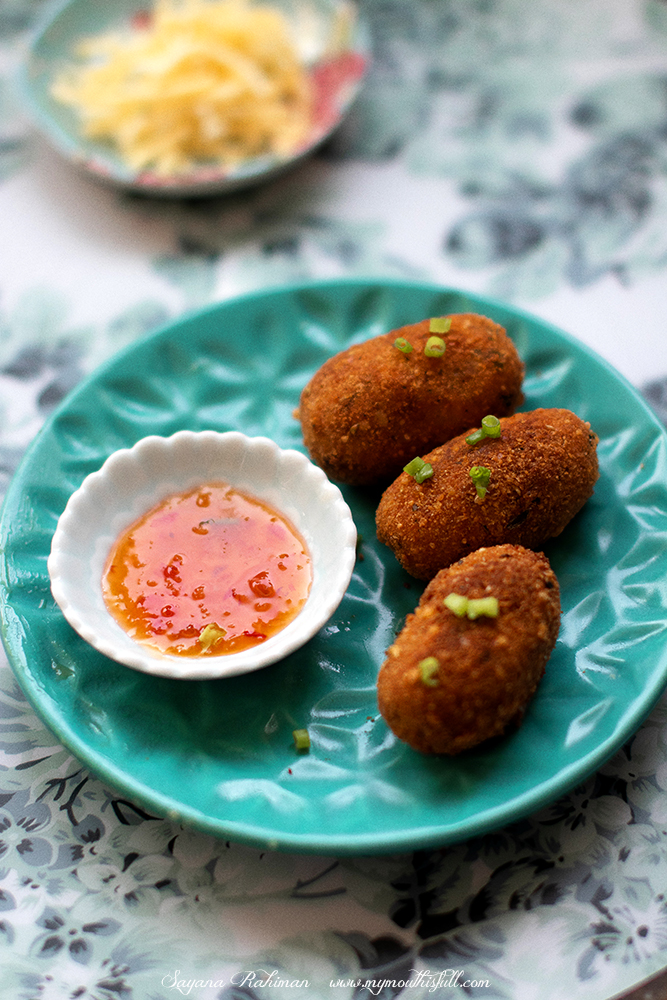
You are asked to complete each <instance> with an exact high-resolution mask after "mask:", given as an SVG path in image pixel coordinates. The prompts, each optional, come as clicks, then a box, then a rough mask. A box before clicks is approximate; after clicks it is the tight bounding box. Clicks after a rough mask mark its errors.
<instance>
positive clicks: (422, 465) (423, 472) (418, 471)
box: [403, 456, 433, 483]
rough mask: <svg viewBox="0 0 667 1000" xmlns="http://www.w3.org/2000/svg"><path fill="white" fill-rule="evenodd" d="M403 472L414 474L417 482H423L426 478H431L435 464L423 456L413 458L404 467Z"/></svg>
mask: <svg viewBox="0 0 667 1000" xmlns="http://www.w3.org/2000/svg"><path fill="white" fill-rule="evenodd" d="M403 472H407V474H408V475H409V476H412V478H413V479H414V481H415V482H416V483H423V482H424V480H425V479H430V478H431V476H432V475H433V466H432V465H429V463H428V462H425V461H424V459H423V458H419V456H417V458H413V459H412V461H411V462H408V464H407V465H405V466H404V467H403Z"/></svg>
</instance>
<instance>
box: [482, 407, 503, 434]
mask: <svg viewBox="0 0 667 1000" xmlns="http://www.w3.org/2000/svg"><path fill="white" fill-rule="evenodd" d="M482 430H483V431H484V434H485V435H486V437H490V438H499V437H500V421H499V420H498V417H494V416H493V414H492V413H489V415H488V417H482Z"/></svg>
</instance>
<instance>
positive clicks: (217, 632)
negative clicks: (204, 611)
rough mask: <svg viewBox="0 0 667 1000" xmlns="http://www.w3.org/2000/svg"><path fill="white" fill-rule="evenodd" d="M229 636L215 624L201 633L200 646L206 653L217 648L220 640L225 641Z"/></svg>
mask: <svg viewBox="0 0 667 1000" xmlns="http://www.w3.org/2000/svg"><path fill="white" fill-rule="evenodd" d="M226 635H227V632H226V631H225V629H224V628H220V626H219V625H216V624H215V623H213V624H210V625H206V626H205V628H203V629H202V630H201V632H200V633H199V645H200V646H201V648H202V649H203V651H204V652H205V653H206V652H208V650H209V649H210V648H211V646H215V644H216V642H217V641H218V639H223V638H224V637H225V636H226Z"/></svg>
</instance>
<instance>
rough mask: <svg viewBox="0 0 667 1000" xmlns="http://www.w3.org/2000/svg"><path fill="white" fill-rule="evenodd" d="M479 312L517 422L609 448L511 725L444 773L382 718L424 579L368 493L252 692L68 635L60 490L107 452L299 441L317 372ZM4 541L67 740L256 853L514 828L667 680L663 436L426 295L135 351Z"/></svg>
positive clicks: (596, 367) (208, 329)
mask: <svg viewBox="0 0 667 1000" xmlns="http://www.w3.org/2000/svg"><path fill="white" fill-rule="evenodd" d="M468 310H474V311H478V312H484V313H486V314H487V315H490V316H491V317H492V318H494V319H496V320H497V321H498V322H501V323H503V324H504V325H505V326H506V327H507V329H508V331H509V333H510V335H511V336H512V337H513V338H514V339H515V342H516V344H517V347H518V349H519V351H520V353H521V354H522V356H523V357H524V358H525V360H526V362H527V377H526V382H525V392H526V402H525V404H524V408H532V407H534V406H537V405H569V406H570V407H571V408H572V409H574V410H575V411H576V412H578V414H579V415H580V416H581V417H582V418H583V419H587V420H590V421H591V423H592V425H593V426H594V429H595V430H596V431H597V432H598V434H599V435H600V439H601V440H600V460H601V478H600V481H599V483H598V486H597V488H596V493H595V496H594V497H593V499H592V500H591V501H589V503H588V504H587V505H586V507H585V508H584V510H583V511H582V513H581V514H580V515H579V516H578V517H577V518H576V519H575V521H573V522H572V524H571V525H570V526H569V527H568V528H567V529H566V532H564V534H563V535H562V536H561V537H560V538H559V539H557V540H555V541H554V542H552V543H550V544H549V546H547V553H548V554H549V557H550V559H551V561H552V565H553V566H554V569H555V570H556V573H557V575H558V577H559V580H560V583H561V589H562V595H563V624H562V628H561V635H560V637H559V641H558V643H557V646H556V650H555V651H554V655H553V656H552V659H551V661H550V663H549V666H548V668H547V674H546V676H545V679H544V681H543V683H542V685H541V686H540V689H539V691H538V693H537V696H536V698H535V699H534V701H533V703H532V704H531V706H530V708H529V711H528V713H527V715H526V719H525V720H524V723H523V725H522V727H521V728H520V729H519V730H518V731H517V732H516V733H513V734H511V735H510V736H508V737H506V738H505V739H503V740H500V741H498V742H497V743H495V744H494V745H489V746H485V747H482V748H478V749H477V750H475V751H473V752H470V753H469V754H466V755H463V756H462V757H459V758H455V759H453V760H450V759H444V758H427V757H421V756H420V755H418V754H416V753H415V752H414V751H412V750H410V748H408V747H405V746H404V745H402V744H399V743H397V741H395V740H394V739H393V738H392V737H391V734H390V733H389V732H388V730H387V728H386V726H385V725H384V723H383V721H382V720H381V718H379V717H378V714H377V708H376V703H375V691H374V681H375V674H376V672H377V668H378V667H379V664H380V662H381V659H382V656H383V653H384V650H385V649H386V646H387V645H389V643H390V642H391V639H392V637H393V635H394V634H395V632H396V631H397V629H398V628H399V627H400V625H401V623H402V621H403V618H404V616H405V614H407V613H408V612H409V611H410V610H412V608H413V607H414V606H415V604H416V603H417V600H418V598H419V593H420V590H421V585H418V584H416V583H415V581H411V580H410V578H409V577H407V575H406V574H405V573H403V571H402V570H400V567H398V565H397V563H396V561H395V560H394V558H393V556H392V555H391V553H389V552H388V550H385V549H383V547H382V546H379V544H378V543H377V539H375V537H374V533H373V517H374V509H375V504H376V502H377V497H376V496H375V494H374V493H373V492H372V491H364V490H356V489H350V488H344V489H343V492H344V495H345V497H346V500H347V502H348V503H349V505H350V507H351V509H352V512H353V515H354V518H355V521H356V523H357V527H358V529H359V531H360V534H361V537H362V545H361V554H362V556H363V560H362V561H360V562H358V565H357V568H356V570H355V573H354V574H353V578H352V582H351V584H350V587H349V588H348V593H347V595H346V597H345V599H344V601H343V603H342V604H341V606H340V607H339V609H338V611H337V612H336V614H335V615H334V616H333V618H332V619H331V620H330V622H329V623H328V624H327V625H326V626H325V627H324V628H323V629H322V630H321V631H320V632H319V633H318V635H317V636H316V637H315V638H314V639H313V640H311V642H310V643H309V644H308V645H307V646H306V647H304V648H303V649H302V650H300V651H299V652H298V653H296V654H293V655H291V656H290V657H288V658H287V659H286V660H284V661H281V662H280V663H278V664H275V665H274V666H273V667H271V668H267V669H266V670H264V671H260V672H259V673H258V674H256V675H252V678H253V679H252V680H251V681H249V680H248V679H247V678H230V679H229V680H225V681H217V682H216V681H201V682H188V684H187V692H188V693H187V694H184V688H183V684H182V682H179V681H170V680H165V679H163V678H151V677H145V676H143V675H139V674H138V672H136V671H131V670H128V669H127V668H124V667H121V666H119V665H117V664H114V663H112V662H111V661H107V660H105V659H104V657H102V656H100V655H99V654H97V653H95V651H94V650H92V649H91V648H90V647H88V646H87V645H86V644H85V643H84V642H83V640H81V639H80V638H79V637H78V636H77V635H76V633H74V632H73V631H72V630H71V628H70V626H68V625H67V623H66V621H65V620H64V618H63V617H62V615H61V614H60V613H59V611H58V609H57V608H56V607H55V605H54V603H53V601H52V600H51V598H50V593H49V584H48V575H47V573H46V558H47V555H48V550H49V546H50V541H51V537H52V534H53V531H54V530H55V525H56V522H57V518H58V516H59V514H60V512H61V510H62V509H63V508H64V506H65V503H66V500H67V497H68V496H69V494H70V493H71V492H72V491H73V489H75V488H76V486H77V485H78V484H79V483H80V482H81V480H82V479H83V478H84V476H85V475H86V474H87V473H88V472H90V471H92V469H94V468H96V467H98V466H99V464H100V458H102V459H103V458H104V457H105V456H106V455H107V454H109V453H110V452H111V451H113V450H115V449H116V448H118V447H125V446H128V445H131V444H132V443H133V442H134V440H137V439H139V438H140V437H142V436H144V435H145V434H146V433H160V434H166V433H173V431H175V430H178V429H181V428H186V429H193V430H196V429H201V428H203V427H213V428H214V429H217V430H228V429H229V430H233V429H242V430H244V432H246V433H251V434H254V433H258V434H259V433H262V434H265V435H266V436H268V437H271V438H272V439H274V440H276V441H277V443H279V444H280V445H281V446H282V447H297V448H301V449H303V446H302V444H301V442H300V433H299V427H298V423H297V422H296V421H295V420H294V418H293V416H292V410H293V408H294V406H295V405H296V403H297V401H298V394H299V391H300V388H301V387H302V385H303V384H305V381H306V380H307V378H308V376H309V374H310V373H311V372H312V371H313V370H315V369H316V368H317V367H318V366H319V364H321V362H322V361H323V360H324V359H325V358H326V357H328V356H329V355H330V354H332V353H334V351H335V350H338V349H340V348H341V347H343V346H345V345H346V344H348V343H350V342H351V341H359V340H363V339H366V338H367V337H369V336H372V335H374V334H377V333H380V332H382V331H383V330H385V329H390V328H393V327H396V326H399V325H402V324H404V323H407V322H410V321H413V320H416V319H420V318H422V317H423V316H424V315H433V314H442V313H446V312H460V311H468ZM258 338H259V340H260V341H261V343H262V345H263V349H262V350H261V351H257V350H256V349H255V347H254V345H256V343H257V340H258ZM142 373H143V374H142ZM269 388H271V392H269ZM241 425H242V426H241ZM0 538H1V539H2V548H3V553H2V563H1V576H0V610H1V612H2V631H3V640H4V643H5V646H6V648H7V652H8V655H9V658H10V662H11V664H12V667H13V669H14V671H15V673H16V676H17V678H18V680H19V682H20V683H21V686H22V687H23V689H24V691H25V692H26V694H27V696H28V698H29V699H30V700H31V702H32V704H33V705H34V707H35V708H36V710H37V712H38V714H39V715H40V716H41V717H42V718H43V720H44V721H45V722H46V724H47V725H48V726H49V727H50V728H51V729H52V730H53V731H54V732H55V733H56V734H57V736H58V738H59V739H60V740H61V741H62V742H63V744H64V745H65V746H67V747H68V748H69V749H70V750H71V751H72V752H73V753H74V754H75V755H76V756H77V757H78V758H79V759H80V760H82V761H83V762H84V763H85V764H86V765H87V766H88V767H90V768H91V770H93V771H95V772H96V773H97V774H98V775H99V776H100V777H101V778H103V779H104V780H106V781H107V782H108V783H109V784H110V785H111V786H112V787H113V788H115V789H116V790H118V791H120V792H122V793H123V794H125V795H127V796H128V797H129V798H130V799H132V800H133V801H135V802H137V803H140V804H141V805H142V806H143V807H144V808H145V809H147V810H150V811H153V812H154V813H156V814H159V815H165V816H169V817H170V818H172V819H174V820H180V821H182V822H184V823H188V824H191V825H193V826H195V827H197V828H199V829H201V830H204V831H207V832H209V833H212V834H214V835H216V836H220V837H224V838H228V839H232V840H237V841H243V842H246V843H250V844H254V845H261V846H263V847H271V848H279V849H283V850H292V851H300V852H311V853H328V854H331V853H337V854H368V853H381V852H387V851H399V850H409V849H413V848H417V847H425V846H433V845H443V844H446V843H451V842H455V841H460V840H464V839H466V838H469V837H471V836H475V835H479V834H482V833H484V832H486V831H489V830H491V829H494V828H498V827H500V826H503V825H506V824H507V823H510V822H512V821H515V820H517V819H519V818H521V817H522V816H525V815H527V814H528V813H530V812H533V811H535V810H537V809H539V808H541V807H543V806H545V805H546V804H548V803H550V802H552V801H553V800H555V799H556V798H558V797H559V796H561V795H564V794H566V793H567V791H568V790H569V789H571V788H572V787H573V786H574V785H575V784H577V783H578V782H579V781H581V780H583V779H584V778H585V777H586V776H587V775H588V774H590V773H591V772H592V771H594V770H595V769H596V768H597V767H599V766H600V765H601V764H602V763H603V762H604V761H605V760H606V759H607V758H609V757H610V756H611V755H612V754H613V753H614V752H615V751H616V750H617V749H618V748H619V747H620V746H621V745H622V743H623V742H624V741H625V740H626V739H628V737H630V736H631V735H632V733H633V732H634V731H635V730H636V728H637V727H638V726H639V724H640V723H641V721H642V719H643V718H644V717H645V716H646V714H647V713H648V712H649V711H650V709H651V707H652V706H653V704H654V703H655V701H656V700H657V698H658V697H659V695H660V693H661V691H662V690H663V688H664V686H665V683H666V681H667V644H666V643H665V637H666V635H667V620H666V616H665V607H667V584H666V583H665V580H666V579H667V434H666V432H665V429H664V428H663V427H662V425H661V424H660V422H659V421H658V419H657V417H656V416H655V415H654V414H653V413H652V411H651V410H650V409H649V407H648V406H647V405H646V404H645V402H644V401H643V400H642V398H641V397H640V396H639V394H638V393H637V392H636V391H635V390H634V389H633V388H632V387H631V386H630V385H629V384H628V383H627V382H626V381H625V380H624V379H623V378H622V377H621V376H620V375H619V374H618V373H617V372H615V371H614V370H613V369H612V368H611V366H609V365H608V364H607V363H606V362H604V361H603V360H602V359H600V358H599V357H598V356H597V355H596V354H595V353H594V352H592V351H590V350H589V349H588V348H586V347H585V346H583V345H582V344H580V343H579V342H577V341H576V340H575V339H574V338H572V337H570V336H569V335H567V334H565V333H563V332H562V331H560V330H557V329H556V328H554V327H553V326H551V325H550V324H548V323H544V322H542V321H541V320H539V319H537V318H536V317H533V316H530V315H528V314H526V313H524V312H521V311H519V310H516V309H513V308H511V307H509V306H507V305H504V304H502V303H499V302H495V301H494V300H491V299H487V298H484V297H482V296H477V295H473V294H468V293H465V292H460V291H457V290H454V289H447V288H443V287H441V286H438V285H434V284H422V283H416V282H400V281H390V280H376V281H374V280H372V279H369V280H354V279H350V280H339V281H328V282H327V281H325V282H309V283H305V284H301V285H294V286H290V287H288V288H281V289H272V290H268V291H262V292H256V293H252V294H249V295H245V296H241V297H239V298H236V299H230V300H228V301H226V302H222V303H219V304H216V305H213V306H211V307H209V308H207V309H204V310H202V311H200V312H198V313H196V314H194V315H190V316H185V317H183V318H181V319H179V320H177V321H175V322H174V323H172V324H170V325H169V326H168V327H166V328H164V329H162V330H161V331H158V332H157V333H155V334H153V335H151V336H149V337H147V338H144V339H143V340H141V341H139V342H137V343H136V344H134V345H132V346H130V347H129V348H127V349H125V350H124V351H123V352H121V353H120V354H119V355H116V356H115V357H114V358H112V359H110V361H108V362H107V363H106V364H105V365H103V366H102V367H101V368H100V369H98V370H97V371H96V372H94V373H93V374H92V375H91V376H90V377H89V378H88V379H86V380H85V381H84V382H83V383H82V384H81V385H80V386H79V387H77V388H76V389H75V390H74V391H73V392H72V393H71V394H70V396H69V397H68V398H67V399H66V400H65V401H64V402H63V404H62V405H61V406H60V407H59V409H58V410H57V411H56V412H55V413H54V414H53V415H52V417H51V418H50V420H49V421H47V423H46V424H45V426H44V428H43V429H42V431H41V432H40V434H39V435H38V436H37V438H36V439H35V441H34V442H33V444H32V446H31V447H30V449H29V450H28V452H27V454H26V456H25V459H24V461H23V463H22V465H21V467H20V469H19V471H18V473H17V475H16V476H15V478H14V480H13V482H12V484H11V486H10V489H9V492H8V495H7V498H6V500H5V504H4V507H3V511H2V515H1V517H0ZM297 726H298V727H302V726H308V728H309V730H310V733H311V751H310V753H309V754H305V755H299V754H297V753H296V751H295V749H294V746H293V743H292V740H291V730H292V729H293V728H295V727H297Z"/></svg>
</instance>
